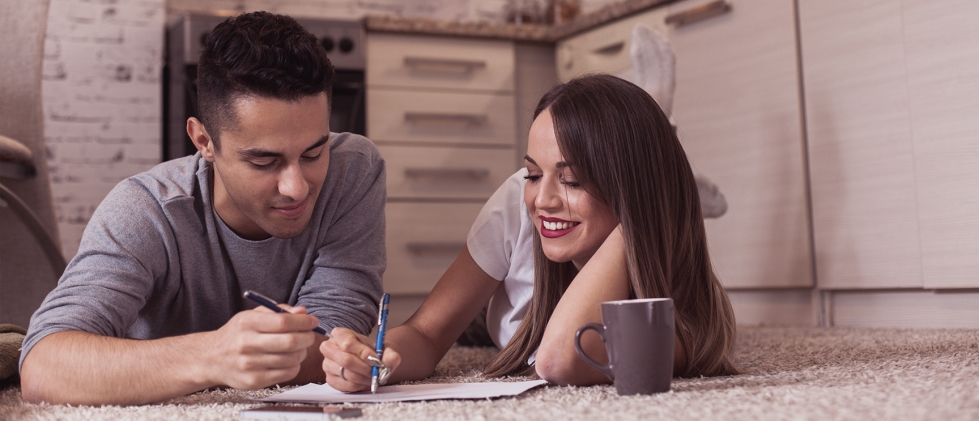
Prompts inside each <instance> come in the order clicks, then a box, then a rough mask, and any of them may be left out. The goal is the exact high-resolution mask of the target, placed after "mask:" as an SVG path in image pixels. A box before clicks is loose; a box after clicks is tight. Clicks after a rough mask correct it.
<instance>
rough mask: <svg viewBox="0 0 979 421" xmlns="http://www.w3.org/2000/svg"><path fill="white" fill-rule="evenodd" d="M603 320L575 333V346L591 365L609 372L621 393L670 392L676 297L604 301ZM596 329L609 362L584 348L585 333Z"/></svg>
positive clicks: (608, 374) (585, 326) (587, 325)
mask: <svg viewBox="0 0 979 421" xmlns="http://www.w3.org/2000/svg"><path fill="white" fill-rule="evenodd" d="M602 323H603V324H598V323H588V324H585V325H583V326H581V327H580V328H578V332H577V333H575V335H574V347H575V349H576V350H577V351H578V355H580V356H581V358H582V359H584V360H585V362H587V363H588V364H591V365H592V366H593V367H595V368H597V369H599V370H600V371H601V372H602V373H605V375H606V376H608V378H609V379H611V380H612V382H613V383H614V384H615V390H616V391H617V392H619V394H620V395H651V394H653V393H662V392H668V391H669V390H670V381H672V380H673V349H674V348H673V346H674V337H675V335H676V327H675V325H674V323H673V300H672V299H669V298H645V299H637V300H621V301H606V302H604V303H602ZM589 329H592V330H594V331H595V332H598V335H599V336H601V337H602V342H605V350H606V351H607V352H608V358H609V364H608V365H607V366H606V365H602V364H599V363H597V362H595V360H593V359H591V358H590V357H588V355H586V354H585V351H584V350H582V349H581V334H582V333H584V332H585V331H586V330H589Z"/></svg>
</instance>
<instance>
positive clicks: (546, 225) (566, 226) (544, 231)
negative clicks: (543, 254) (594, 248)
mask: <svg viewBox="0 0 979 421" xmlns="http://www.w3.org/2000/svg"><path fill="white" fill-rule="evenodd" d="M540 220H541V224H540V235H541V236H543V237H546V238H557V237H560V236H562V235H565V234H567V233H569V232H571V231H574V230H575V228H578V226H579V225H581V222H572V221H565V220H563V219H560V218H551V217H547V216H541V217H540Z"/></svg>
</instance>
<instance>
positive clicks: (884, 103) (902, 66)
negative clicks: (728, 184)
mask: <svg viewBox="0 0 979 421" xmlns="http://www.w3.org/2000/svg"><path fill="white" fill-rule="evenodd" d="M977 15H979V3H976V2H974V1H968V0H940V1H922V0H859V1H853V0H800V1H799V25H800V35H801V36H800V37H801V48H802V62H803V70H804V71H803V75H804V78H803V79H804V87H805V100H806V117H807V125H808V143H809V158H810V171H811V183H812V201H813V229H814V242H815V250H816V264H817V274H818V279H819V281H818V282H819V284H818V286H819V287H820V288H826V289H850V288H922V287H924V288H975V287H979V259H977V257H979V119H977V118H976V116H979V66H976V63H977V62H979V24H977V23H976V22H975V19H973V17H974V16H977Z"/></svg>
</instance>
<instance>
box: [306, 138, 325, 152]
mask: <svg viewBox="0 0 979 421" xmlns="http://www.w3.org/2000/svg"><path fill="white" fill-rule="evenodd" d="M329 141H330V135H326V136H323V137H321V138H320V140H317V141H316V143H314V144H313V145H312V146H310V147H308V148H306V150H305V151H303V152H309V151H311V150H313V149H316V148H318V147H320V146H323V145H325V144H326V142H329Z"/></svg>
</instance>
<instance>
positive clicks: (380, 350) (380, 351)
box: [371, 294, 391, 393]
mask: <svg viewBox="0 0 979 421" xmlns="http://www.w3.org/2000/svg"><path fill="white" fill-rule="evenodd" d="M389 302H391V294H384V297H383V298H381V304H380V305H379V306H378V315H377V326H378V328H377V343H376V344H375V345H374V351H376V352H377V358H378V360H380V359H381V358H382V356H383V355H384V331H385V330H387V325H388V303H389ZM378 374H379V368H378V367H377V366H376V365H375V366H374V367H372V368H371V393H376V392H377V386H378Z"/></svg>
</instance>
